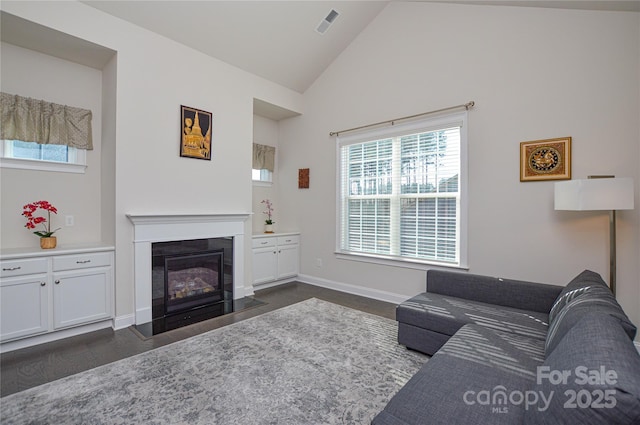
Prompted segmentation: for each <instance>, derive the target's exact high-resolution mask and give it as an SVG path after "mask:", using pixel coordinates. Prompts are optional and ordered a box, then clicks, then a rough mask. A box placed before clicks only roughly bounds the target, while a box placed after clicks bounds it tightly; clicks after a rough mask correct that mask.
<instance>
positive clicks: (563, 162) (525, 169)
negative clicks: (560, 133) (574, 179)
mask: <svg viewBox="0 0 640 425" xmlns="http://www.w3.org/2000/svg"><path fill="white" fill-rule="evenodd" d="M570 179H571V137H560V138H557V139H546V140H534V141H531V142H521V143H520V181H521V182H526V181H540V180H570Z"/></svg>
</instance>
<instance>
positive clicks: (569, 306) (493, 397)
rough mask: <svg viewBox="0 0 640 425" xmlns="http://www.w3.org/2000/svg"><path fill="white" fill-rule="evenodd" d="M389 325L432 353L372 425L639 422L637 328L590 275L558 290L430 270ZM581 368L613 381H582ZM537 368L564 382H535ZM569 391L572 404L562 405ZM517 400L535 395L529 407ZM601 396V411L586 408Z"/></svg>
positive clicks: (410, 345)
mask: <svg viewBox="0 0 640 425" xmlns="http://www.w3.org/2000/svg"><path fill="white" fill-rule="evenodd" d="M550 313H551V314H550ZM396 319H397V320H398V322H399V323H398V341H399V342H400V343H401V344H404V345H406V346H407V347H408V348H412V349H415V350H419V351H422V352H424V353H427V354H433V357H432V358H431V359H430V360H429V361H428V362H427V363H426V364H425V366H424V367H423V368H422V369H420V371H419V372H418V373H416V375H415V376H413V377H412V378H411V380H409V382H407V384H406V385H405V386H404V387H403V388H402V389H401V390H400V391H399V392H398V393H397V394H396V395H395V396H394V397H393V398H392V399H391V401H390V402H389V403H388V405H387V406H386V407H385V409H384V410H383V411H382V412H380V414H378V415H377V416H376V417H375V418H374V420H373V422H372V423H373V424H375V425H400V424H405V425H406V424H413V425H422V424H472V425H473V424H478V425H480V424H482V425H485V424H522V423H525V422H526V423H528V424H638V425H640V356H639V355H638V352H637V351H636V349H635V346H634V345H633V342H632V339H633V337H634V335H635V333H636V327H635V326H634V325H633V324H632V323H631V322H630V321H629V319H628V317H627V316H626V315H625V313H624V311H623V310H622V308H621V307H620V305H619V304H618V303H617V301H616V300H615V297H614V296H613V294H611V291H610V290H609V288H608V287H607V285H606V284H605V283H604V281H603V280H602V278H601V277H600V275H598V274H597V273H594V272H591V271H588V270H585V271H584V272H582V273H580V274H579V275H578V276H576V278H575V279H573V280H572V281H571V282H570V283H569V284H568V285H567V286H566V287H565V288H561V287H554V286H551V285H544V284H539V283H533V282H522V281H513V280H507V279H497V278H492V277H485V276H478V275H467V274H464V273H454V272H447V271H435V270H430V271H429V272H428V273H427V292H425V293H423V294H419V295H417V296H416V297H413V298H411V299H409V300H407V301H405V302H404V303H402V304H401V305H400V306H398V308H397V310H396ZM547 322H548V323H549V325H547ZM539 367H542V368H544V369H538V368H539ZM580 367H584V368H586V369H585V370H584V371H583V372H582V373H583V374H584V373H592V372H593V371H600V370H601V368H604V369H605V370H606V371H614V372H615V374H616V375H615V376H616V379H615V380H613V381H611V382H605V383H601V382H579V381H576V379H578V378H579V377H578V373H579V371H580V370H581V369H576V368H580ZM541 370H546V371H547V372H549V373H550V372H551V371H554V372H555V373H569V375H570V376H569V379H568V380H567V382H565V383H563V384H561V385H558V383H554V384H552V383H551V381H550V380H549V379H546V380H545V379H540V382H537V380H538V378H540V376H542V375H540V373H541V372H540V371H541ZM566 391H569V392H568V393H567V392H566ZM605 391H606V394H605ZM480 392H482V396H481V395H480ZM571 392H573V394H575V395H576V397H577V398H576V403H575V404H576V406H575V407H574V408H571V406H569V407H567V406H566V404H565V403H566V402H567V401H568V400H567V397H569V396H570V395H571ZM518 394H520V397H523V398H522V399H521V400H524V397H534V396H537V397H538V398H537V400H535V402H534V403H533V404H531V403H530V404H529V405H527V404H526V403H523V402H518V400H519V399H518ZM512 395H515V398H508V397H509V396H512ZM474 396H476V397H484V398H483V399H482V402H481V399H480V398H475V399H474ZM580 397H581V398H580ZM545 398H546V399H545ZM612 398H613V399H612ZM587 399H588V400H587ZM598 400H599V401H600V402H601V404H605V405H606V407H604V406H602V407H599V406H597V404H596V405H595V406H594V405H592V404H591V402H593V401H596V402H597V401H598ZM586 401H589V403H588V404H585V402H586ZM607 403H608V404H607Z"/></svg>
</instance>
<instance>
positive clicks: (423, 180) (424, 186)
mask: <svg viewBox="0 0 640 425" xmlns="http://www.w3.org/2000/svg"><path fill="white" fill-rule="evenodd" d="M465 121H466V112H465V113H459V114H451V115H448V116H446V117H440V118H437V119H427V120H421V121H419V122H414V123H410V124H405V125H399V126H395V127H393V128H386V129H382V130H373V131H369V132H367V133H362V134H360V135H356V136H348V137H341V138H340V139H339V140H338V161H339V165H340V166H339V167H338V173H339V176H338V186H339V189H338V191H339V197H340V199H339V215H340V217H339V220H340V227H339V232H338V233H339V235H338V245H339V246H338V251H339V252H342V253H357V254H365V255H374V256H384V257H390V258H396V259H409V260H411V261H421V262H435V263H445V264H449V265H460V264H461V252H462V247H461V241H462V240H463V238H462V234H461V232H462V231H463V230H464V226H462V217H463V214H461V206H462V203H461V199H462V193H463V190H464V188H463V187H462V186H463V184H461V182H462V181H464V180H463V179H462V178H461V176H464V175H466V166H464V165H463V161H462V153H463V151H464V152H466V146H463V145H464V144H465V143H466V137H465V132H464V131H463V126H464V124H465ZM463 168H465V169H463Z"/></svg>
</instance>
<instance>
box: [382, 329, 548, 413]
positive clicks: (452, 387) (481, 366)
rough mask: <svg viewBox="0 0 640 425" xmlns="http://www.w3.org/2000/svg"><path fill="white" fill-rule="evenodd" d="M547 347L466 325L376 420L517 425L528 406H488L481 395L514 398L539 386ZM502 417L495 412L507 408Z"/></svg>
mask: <svg viewBox="0 0 640 425" xmlns="http://www.w3.org/2000/svg"><path fill="white" fill-rule="evenodd" d="M543 353H544V343H543V341H541V340H539V339H533V338H526V337H523V336H519V335H514V334H512V333H510V332H499V331H495V330H491V329H488V328H486V327H484V326H478V325H466V326H464V327H463V328H462V329H460V331H459V332H458V333H456V335H454V336H453V337H452V338H451V339H450V340H449V341H448V342H447V343H446V344H445V345H444V346H443V347H442V349H440V351H438V352H437V353H436V354H435V355H434V356H433V357H432V358H431V359H430V360H429V361H428V362H427V363H426V364H425V365H424V366H423V367H422V369H420V371H418V373H416V374H415V375H414V376H413V377H412V378H411V379H410V380H409V382H408V383H407V384H406V385H405V386H404V387H403V388H402V389H400V391H399V392H398V393H397V394H396V395H395V396H394V397H393V398H392V399H391V401H390V402H389V404H388V405H387V406H386V407H385V409H384V411H383V412H381V413H380V414H379V415H378V416H377V417H376V418H375V419H374V420H373V422H372V423H373V424H375V425H381V424H385V425H390V424H394V425H395V424H429V425H432V424H433V425H436V424H443V425H444V424H446V425H450V424H478V425H480V424H482V425H485V424H514V423H521V422H522V418H523V415H524V409H523V406H515V405H514V406H506V405H504V404H499V403H495V404H493V405H482V404H480V403H479V402H478V396H479V393H480V394H482V393H481V392H483V391H488V392H490V393H492V394H494V393H496V392H500V391H503V392H506V393H509V392H510V391H512V390H514V389H521V388H523V387H529V386H532V385H534V384H535V379H536V367H537V366H538V365H540V364H541V363H542V360H543ZM505 407H506V410H503V411H502V412H501V413H497V412H496V410H494V408H498V409H500V408H505Z"/></svg>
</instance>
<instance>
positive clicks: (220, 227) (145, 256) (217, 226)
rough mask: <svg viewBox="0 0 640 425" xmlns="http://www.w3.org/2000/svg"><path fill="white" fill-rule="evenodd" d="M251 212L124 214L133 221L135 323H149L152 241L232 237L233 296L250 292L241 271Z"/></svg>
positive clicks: (241, 295) (248, 284)
mask: <svg viewBox="0 0 640 425" xmlns="http://www.w3.org/2000/svg"><path fill="white" fill-rule="evenodd" d="M250 216H251V213H233V214H127V218H129V220H130V221H131V223H133V229H134V230H133V244H134V286H135V306H136V325H140V324H143V323H147V322H150V321H151V320H152V314H151V298H152V295H151V273H152V269H151V244H152V243H154V242H169V241H180V240H190V239H208V238H226V237H232V238H233V298H234V299H239V298H243V297H245V296H247V295H253V288H252V286H251V283H250V282H246V281H245V274H244V257H245V252H244V251H245V249H244V247H245V243H244V233H245V232H244V227H245V221H246V220H247V218H249V217H250Z"/></svg>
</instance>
